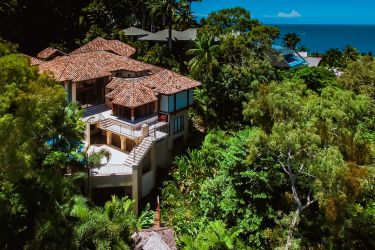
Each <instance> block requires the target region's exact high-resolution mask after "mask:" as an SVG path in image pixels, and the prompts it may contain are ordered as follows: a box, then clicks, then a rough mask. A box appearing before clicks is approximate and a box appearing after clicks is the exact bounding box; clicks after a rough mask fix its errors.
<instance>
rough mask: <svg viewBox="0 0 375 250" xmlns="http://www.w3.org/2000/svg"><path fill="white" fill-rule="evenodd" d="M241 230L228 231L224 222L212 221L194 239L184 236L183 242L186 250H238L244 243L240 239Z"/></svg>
mask: <svg viewBox="0 0 375 250" xmlns="http://www.w3.org/2000/svg"><path fill="white" fill-rule="evenodd" d="M240 233H241V230H239V229H227V228H226V226H225V224H224V222H222V221H219V220H218V221H212V222H210V223H209V224H208V225H207V226H206V228H205V229H204V230H203V231H202V232H200V233H199V234H198V235H197V237H195V238H193V237H190V236H186V235H184V236H183V237H182V238H181V240H182V242H183V243H184V244H185V247H184V249H185V250H198V249H203V250H208V249H210V250H226V249H238V248H239V246H240V244H241V243H242V242H241V241H240V240H239V239H238V235H239V234H240Z"/></svg>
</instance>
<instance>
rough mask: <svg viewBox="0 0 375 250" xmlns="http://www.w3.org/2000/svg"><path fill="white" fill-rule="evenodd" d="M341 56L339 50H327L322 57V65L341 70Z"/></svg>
mask: <svg viewBox="0 0 375 250" xmlns="http://www.w3.org/2000/svg"><path fill="white" fill-rule="evenodd" d="M343 59H344V58H343V54H342V52H341V51H340V50H339V49H329V50H327V51H326V53H325V54H324V55H323V58H322V62H321V63H322V65H325V66H329V67H333V68H341V67H342V66H343Z"/></svg>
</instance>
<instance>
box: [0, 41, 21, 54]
mask: <svg viewBox="0 0 375 250" xmlns="http://www.w3.org/2000/svg"><path fill="white" fill-rule="evenodd" d="M17 49H18V46H17V45H16V44H13V43H11V42H8V41H6V40H4V39H2V38H1V37H0V57H3V56H6V55H10V54H15V53H17Z"/></svg>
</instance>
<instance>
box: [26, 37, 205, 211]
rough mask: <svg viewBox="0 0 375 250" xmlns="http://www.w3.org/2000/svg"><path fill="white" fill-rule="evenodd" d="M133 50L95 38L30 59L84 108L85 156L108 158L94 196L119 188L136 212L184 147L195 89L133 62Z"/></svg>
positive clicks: (93, 179) (94, 180)
mask: <svg viewBox="0 0 375 250" xmlns="http://www.w3.org/2000/svg"><path fill="white" fill-rule="evenodd" d="M135 52H136V51H135V49H134V48H133V47H131V46H129V45H127V44H124V43H122V42H120V41H117V40H106V39H103V38H100V37H98V38H96V39H94V40H92V41H91V42H89V43H87V44H86V45H84V46H82V47H80V48H78V49H76V50H74V51H72V52H71V53H69V54H64V53H62V52H61V51H59V50H57V49H54V48H47V49H45V50H43V51H41V52H40V53H38V55H37V57H30V61H31V64H32V65H36V66H38V68H39V71H40V72H41V73H48V74H50V75H51V76H52V77H53V78H54V79H56V80H57V81H58V82H60V83H61V85H63V86H64V88H65V91H66V93H67V98H68V100H69V101H71V102H76V103H78V104H79V105H81V106H82V108H84V117H83V118H82V119H83V120H84V122H85V123H86V131H85V140H84V144H85V150H86V151H87V153H91V152H96V151H99V150H101V149H106V150H108V151H110V152H111V158H110V160H109V161H106V160H105V159H103V161H102V165H101V166H100V167H98V168H94V169H91V173H90V177H89V178H90V180H89V181H90V188H91V190H92V192H93V193H94V194H95V191H100V189H105V188H113V187H116V188H119V187H121V188H124V190H125V193H126V194H128V195H129V196H131V197H132V198H133V199H135V200H136V201H137V202H136V204H137V206H138V205H139V201H140V200H141V199H142V197H144V196H146V195H147V194H148V193H150V191H151V190H152V188H153V187H154V185H155V181H156V180H155V179H156V171H157V168H165V167H167V166H168V165H169V164H170V162H171V161H172V160H173V159H172V155H173V154H172V151H173V149H174V148H175V147H178V146H179V145H183V144H184V143H185V142H186V140H187V135H188V117H187V113H188V109H189V107H190V106H191V105H192V103H193V90H194V88H196V87H198V86H200V83H199V82H197V81H195V80H192V79H190V78H188V77H185V76H182V75H180V74H177V73H175V72H173V71H170V70H166V69H163V68H160V67H156V66H153V65H150V64H146V63H143V62H140V61H137V60H134V59H132V58H131V56H132V55H133V54H134V53H135ZM99 193H100V192H99Z"/></svg>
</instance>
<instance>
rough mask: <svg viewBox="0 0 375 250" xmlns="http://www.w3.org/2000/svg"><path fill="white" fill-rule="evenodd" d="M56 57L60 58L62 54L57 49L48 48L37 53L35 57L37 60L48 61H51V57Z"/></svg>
mask: <svg viewBox="0 0 375 250" xmlns="http://www.w3.org/2000/svg"><path fill="white" fill-rule="evenodd" d="M58 55H60V56H61V55H64V53H63V52H61V51H60V50H58V49H55V48H51V47H48V48H45V49H44V50H42V51H40V52H39V53H38V55H37V57H38V58H39V59H43V60H49V59H52V58H53V57H56V56H58Z"/></svg>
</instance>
